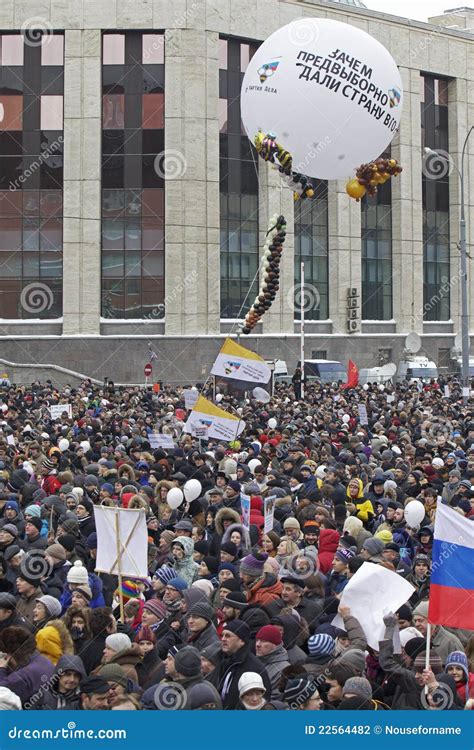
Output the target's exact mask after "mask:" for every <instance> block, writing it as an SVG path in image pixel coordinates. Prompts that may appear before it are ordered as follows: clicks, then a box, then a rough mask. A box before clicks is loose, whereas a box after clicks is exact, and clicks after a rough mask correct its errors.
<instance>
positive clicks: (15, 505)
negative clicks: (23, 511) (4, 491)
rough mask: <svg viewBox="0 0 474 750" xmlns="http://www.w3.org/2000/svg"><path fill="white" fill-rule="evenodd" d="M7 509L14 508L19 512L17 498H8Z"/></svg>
mask: <svg viewBox="0 0 474 750" xmlns="http://www.w3.org/2000/svg"><path fill="white" fill-rule="evenodd" d="M5 510H14V511H15V512H16V513H18V510H19V508H18V503H17V502H16V500H8V501H7V502H6V503H5Z"/></svg>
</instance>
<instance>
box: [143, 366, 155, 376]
mask: <svg viewBox="0 0 474 750" xmlns="http://www.w3.org/2000/svg"><path fill="white" fill-rule="evenodd" d="M143 372H144V373H145V377H146V378H149V377H150V375H151V373H152V372H153V367H152V366H151V365H150V364H147V365H145V369H144V370H143Z"/></svg>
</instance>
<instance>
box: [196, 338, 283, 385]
mask: <svg viewBox="0 0 474 750" xmlns="http://www.w3.org/2000/svg"><path fill="white" fill-rule="evenodd" d="M271 374H272V371H271V370H270V368H269V366H268V365H267V363H266V362H265V360H264V359H262V357H260V356H259V355H258V354H255V352H252V351H251V350H250V349H246V348H245V347H244V346H241V345H240V344H237V343H236V342H235V341H232V340H231V339H226V340H225V342H224V344H223V345H222V348H221V350H220V352H219V354H218V355H217V359H216V361H215V362H214V364H213V366H212V370H211V375H218V376H221V377H224V378H231V379H232V380H244V381H247V382H249V383H268V381H269V380H270V376H271Z"/></svg>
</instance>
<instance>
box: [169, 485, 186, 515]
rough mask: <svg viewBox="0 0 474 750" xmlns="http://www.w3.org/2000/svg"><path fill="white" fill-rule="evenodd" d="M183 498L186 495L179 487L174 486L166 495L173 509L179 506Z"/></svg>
mask: <svg viewBox="0 0 474 750" xmlns="http://www.w3.org/2000/svg"><path fill="white" fill-rule="evenodd" d="M183 500H184V495H183V493H182V491H181V490H180V489H179V487H172V488H171V489H170V490H169V492H168V494H167V495H166V502H167V503H168V505H169V506H170V508H173V510H175V509H176V508H179V506H180V505H181V503H182V502H183Z"/></svg>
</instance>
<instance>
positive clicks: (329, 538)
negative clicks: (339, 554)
mask: <svg viewBox="0 0 474 750" xmlns="http://www.w3.org/2000/svg"><path fill="white" fill-rule="evenodd" d="M338 544H339V532H337V531H335V530H334V529H321V532H320V534H319V552H318V560H319V569H320V571H321V573H324V575H326V573H329V571H330V570H331V566H332V561H333V560H334V555H335V553H336V550H337V545H338Z"/></svg>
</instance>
